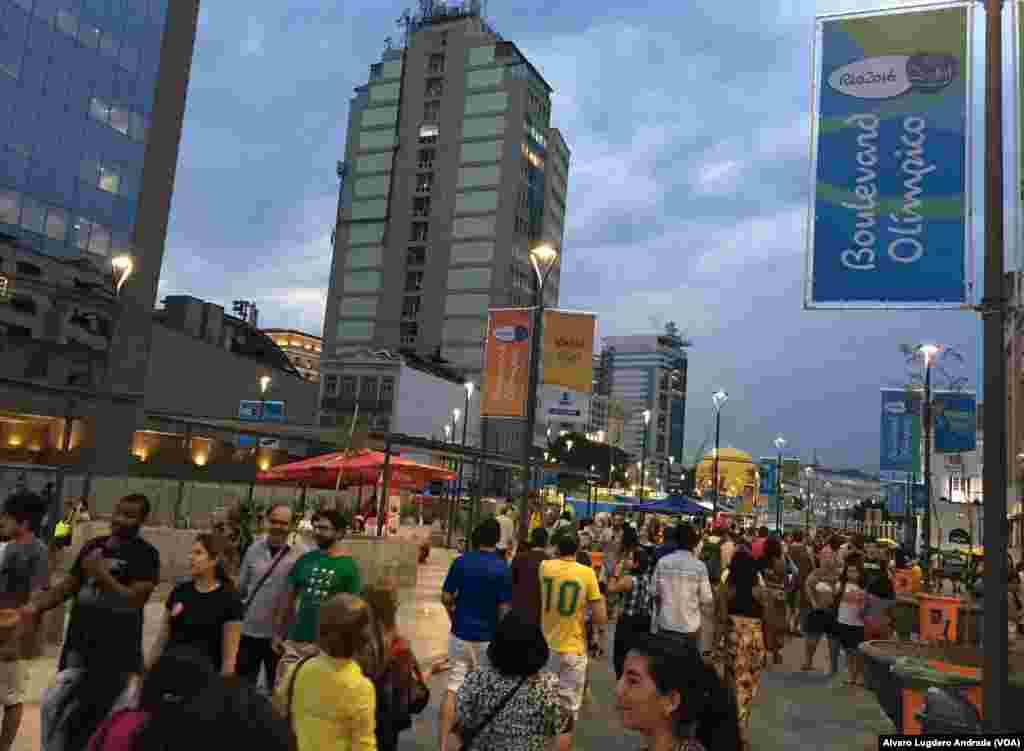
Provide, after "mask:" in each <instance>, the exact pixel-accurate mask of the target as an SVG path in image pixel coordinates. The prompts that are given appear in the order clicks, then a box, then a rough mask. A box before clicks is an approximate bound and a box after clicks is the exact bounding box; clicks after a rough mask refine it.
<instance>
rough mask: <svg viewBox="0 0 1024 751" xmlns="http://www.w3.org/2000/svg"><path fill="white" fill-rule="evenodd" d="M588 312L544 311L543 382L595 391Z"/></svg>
mask: <svg viewBox="0 0 1024 751" xmlns="http://www.w3.org/2000/svg"><path fill="white" fill-rule="evenodd" d="M596 320H597V319H596V318H595V316H593V315H592V314H589V313H570V312H566V311H562V310H545V311H544V354H543V358H542V361H543V363H544V373H543V382H544V383H545V384H548V385H551V386H561V387H563V388H567V389H572V390H573V391H578V392H580V393H581V394H589V393H590V392H591V391H593V390H594V388H593V387H594V359H593V355H594V327H595V325H596Z"/></svg>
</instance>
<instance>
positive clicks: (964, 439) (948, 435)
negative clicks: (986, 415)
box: [932, 391, 978, 454]
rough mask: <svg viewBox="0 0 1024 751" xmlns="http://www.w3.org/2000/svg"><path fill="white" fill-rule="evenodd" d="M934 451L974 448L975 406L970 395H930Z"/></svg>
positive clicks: (975, 445)
mask: <svg viewBox="0 0 1024 751" xmlns="http://www.w3.org/2000/svg"><path fill="white" fill-rule="evenodd" d="M932 420H933V423H932V424H933V426H934V431H935V452H936V453H938V454H951V453H955V452H960V451H973V450H974V449H975V448H976V447H977V445H978V444H977V437H978V405H977V400H976V399H975V396H974V394H962V393H952V392H948V391H944V392H938V393H936V394H935V395H934V396H933V398H932Z"/></svg>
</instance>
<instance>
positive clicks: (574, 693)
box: [540, 532, 608, 751]
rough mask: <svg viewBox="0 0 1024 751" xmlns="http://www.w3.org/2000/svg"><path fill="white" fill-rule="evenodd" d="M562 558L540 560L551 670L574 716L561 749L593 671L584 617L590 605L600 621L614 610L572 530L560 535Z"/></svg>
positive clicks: (567, 742)
mask: <svg viewBox="0 0 1024 751" xmlns="http://www.w3.org/2000/svg"><path fill="white" fill-rule="evenodd" d="M555 548H556V550H557V552H558V556H559V557H558V558H556V559H554V560H550V561H543V562H542V563H541V564H540V616H541V628H542V629H543V631H544V638H545V639H546V640H547V642H548V647H549V648H550V650H551V657H550V659H549V660H548V664H547V667H546V670H548V671H550V672H552V673H555V674H556V675H557V676H558V696H559V699H560V701H561V702H562V705H563V707H564V708H565V713H566V715H567V716H568V721H567V723H566V727H565V728H564V730H563V732H562V735H561V736H560V737H559V739H558V748H559V750H560V751H567V750H568V749H569V748H570V747H571V746H572V734H573V728H574V726H575V722H576V717H577V715H578V714H579V711H580V706H581V705H582V704H583V689H584V687H585V684H586V675H587V640H586V634H585V629H584V623H583V619H584V616H585V615H586V611H587V608H588V607H589V608H590V619H591V622H592V623H593V624H594V625H595V626H603V625H605V624H606V623H607V622H608V611H607V608H606V607H605V601H604V598H603V597H602V596H601V590H600V589H599V588H598V584H597V575H596V574H595V573H594V569H592V568H590V567H589V566H584V565H582V564H579V563H577V562H576V552H577V551H578V550H579V541H578V540H577V539H576V538H575V537H573V536H572V535H571V534H569V533H567V532H562V533H560V534H557V535H556V536H555Z"/></svg>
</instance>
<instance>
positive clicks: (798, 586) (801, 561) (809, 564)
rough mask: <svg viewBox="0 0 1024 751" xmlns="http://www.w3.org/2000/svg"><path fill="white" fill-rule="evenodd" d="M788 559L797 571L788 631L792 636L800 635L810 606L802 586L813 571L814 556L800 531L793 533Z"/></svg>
mask: <svg viewBox="0 0 1024 751" xmlns="http://www.w3.org/2000/svg"><path fill="white" fill-rule="evenodd" d="M789 558H790V560H791V561H793V563H794V564H796V569H797V576H796V581H795V582H794V583H793V584H794V587H793V589H795V590H796V604H795V606H794V607H793V609H792V610H791V611H790V621H791V624H790V630H791V631H792V633H794V634H799V633H802V624H803V623H804V621H805V620H806V618H807V613H808V612H809V611H810V604H809V603H808V601H807V596H806V594H805V593H804V585H805V584H806V583H807V577H808V576H810V575H811V571H813V570H814V554H813V552H812V551H811V550H810V549H809V548H808V546H807V543H806V542H805V540H804V533H803V531H802V530H799V529H798V530H797V531H795V532H794V533H793V542H792V544H791V545H790V546H789Z"/></svg>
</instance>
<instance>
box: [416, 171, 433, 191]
mask: <svg viewBox="0 0 1024 751" xmlns="http://www.w3.org/2000/svg"><path fill="white" fill-rule="evenodd" d="M433 189H434V173H433V172H420V173H419V174H418V175H416V192H417V193H429V192H430V191H431V190H433Z"/></svg>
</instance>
